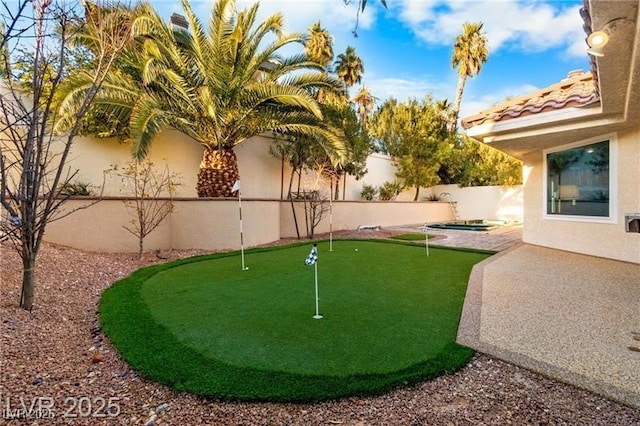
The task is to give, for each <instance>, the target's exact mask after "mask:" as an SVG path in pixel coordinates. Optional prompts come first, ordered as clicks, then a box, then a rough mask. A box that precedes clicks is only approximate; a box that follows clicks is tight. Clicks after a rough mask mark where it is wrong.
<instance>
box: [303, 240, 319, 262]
mask: <svg viewBox="0 0 640 426" xmlns="http://www.w3.org/2000/svg"><path fill="white" fill-rule="evenodd" d="M317 261H318V245H317V244H314V245H313V247H312V248H311V253H309V256H307V258H306V259H305V261H304V264H305V265H307V266H311V265H315V263H316V262H317Z"/></svg>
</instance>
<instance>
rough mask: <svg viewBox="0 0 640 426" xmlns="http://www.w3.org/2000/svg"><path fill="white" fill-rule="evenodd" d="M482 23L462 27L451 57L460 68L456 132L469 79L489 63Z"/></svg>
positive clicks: (455, 105)
mask: <svg viewBox="0 0 640 426" xmlns="http://www.w3.org/2000/svg"><path fill="white" fill-rule="evenodd" d="M482 26H483V23H482V22H478V23H468V22H465V23H464V24H463V25H462V34H459V35H458V36H457V37H456V42H455V44H454V46H453V55H452V57H451V66H452V67H453V68H458V85H457V87H456V98H455V100H454V103H453V108H452V112H451V130H452V131H455V129H456V128H457V125H458V114H459V113H460V104H461V103H462V92H463V91H464V85H465V83H466V81H467V77H473V76H474V75H477V74H478V73H479V72H480V69H481V68H482V64H484V63H485V62H486V61H487V58H488V51H487V37H486V35H485V34H484V33H481V31H482Z"/></svg>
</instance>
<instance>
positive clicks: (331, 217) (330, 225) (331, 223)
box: [329, 188, 333, 251]
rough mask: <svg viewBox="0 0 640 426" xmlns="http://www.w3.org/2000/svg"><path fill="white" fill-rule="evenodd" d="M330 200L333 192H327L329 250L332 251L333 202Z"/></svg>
mask: <svg viewBox="0 0 640 426" xmlns="http://www.w3.org/2000/svg"><path fill="white" fill-rule="evenodd" d="M332 190H333V188H332ZM331 200H333V194H329V251H333V203H332V202H331Z"/></svg>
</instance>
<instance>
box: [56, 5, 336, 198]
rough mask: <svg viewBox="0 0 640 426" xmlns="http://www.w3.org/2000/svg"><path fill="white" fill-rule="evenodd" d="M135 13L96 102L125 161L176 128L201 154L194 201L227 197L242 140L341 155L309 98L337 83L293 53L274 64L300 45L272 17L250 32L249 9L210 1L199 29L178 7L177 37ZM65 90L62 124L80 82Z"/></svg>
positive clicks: (148, 14)
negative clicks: (282, 140)
mask: <svg viewBox="0 0 640 426" xmlns="http://www.w3.org/2000/svg"><path fill="white" fill-rule="evenodd" d="M143 7H144V13H140V15H139V16H138V17H137V19H136V21H135V24H134V35H135V36H136V43H135V45H133V46H132V47H131V48H130V49H128V50H127V52H126V53H125V56H124V58H125V60H124V62H123V64H122V65H121V66H120V67H119V70H118V72H117V73H114V74H113V75H112V78H111V79H110V80H109V82H108V84H106V85H105V87H104V88H103V90H102V91H101V92H100V93H99V94H98V99H97V103H96V106H97V107H99V108H101V109H102V110H103V111H105V112H106V113H107V114H111V115H115V116H118V117H121V118H122V119H126V121H127V122H128V123H129V128H130V133H131V139H132V142H133V143H132V149H133V154H134V157H135V158H137V159H142V158H144V157H145V156H146V155H147V154H148V151H149V149H150V146H151V144H152V142H153V140H154V138H155V137H156V136H157V135H158V134H159V133H160V132H161V131H163V130H164V129H168V128H173V129H176V130H178V131H180V132H182V133H184V134H186V135H188V136H190V137H191V138H193V139H194V140H195V141H197V142H198V143H200V144H201V145H202V146H203V147H204V150H203V156H202V161H201V163H200V171H199V173H198V184H197V190H198V195H199V196H200V197H229V196H231V195H232V192H231V189H232V187H233V184H234V182H235V181H236V180H237V179H238V178H239V172H238V164H237V158H236V155H235V153H234V151H233V148H234V147H235V146H236V145H238V144H240V143H242V142H243V141H245V140H246V139H248V138H250V137H252V136H256V135H260V134H263V133H265V132H269V131H276V132H279V133H283V134H286V133H292V134H296V135H303V136H315V135H321V136H322V137H321V138H318V139H317V140H318V141H320V143H323V144H325V146H324V148H325V149H327V150H333V153H334V155H335V156H336V157H337V158H340V157H341V156H342V155H343V150H344V148H343V144H342V140H341V139H340V137H339V135H336V134H335V133H332V132H331V131H329V130H328V129H327V127H326V126H325V125H323V123H322V112H321V110H320V107H319V105H318V103H317V101H316V100H315V98H314V96H313V92H314V91H317V90H318V89H319V88H323V89H326V90H335V89H336V88H338V81H337V80H336V79H335V78H333V77H330V76H328V75H327V74H325V73H323V72H322V66H321V65H320V64H318V63H316V62H313V61H310V60H308V59H307V57H306V56H305V55H303V54H298V55H293V56H291V57H286V58H283V57H282V56H281V54H280V52H281V50H282V48H284V47H285V46H288V45H292V44H303V41H304V36H303V35H301V34H286V35H285V34H284V33H283V32H282V24H283V18H282V15H281V14H278V13H276V14H273V15H271V16H269V17H267V18H266V19H265V20H264V21H263V22H260V23H258V22H256V16H257V13H258V5H257V4H255V5H253V6H252V7H250V8H248V9H245V10H242V11H237V10H236V7H235V0H218V1H216V3H215V4H214V5H213V8H212V11H211V17H210V20H209V28H208V29H205V28H204V27H203V25H202V23H201V22H200V20H199V19H198V18H197V17H196V16H195V14H194V13H193V10H192V9H191V6H190V4H189V2H188V1H187V0H183V1H182V7H183V10H184V12H185V15H186V19H187V22H188V23H189V31H185V30H184V29H181V28H172V27H171V26H169V25H167V24H166V23H165V22H164V21H163V20H162V18H161V17H160V16H159V15H158V14H157V13H156V12H155V11H154V10H153V9H152V8H151V6H150V5H148V4H146V5H143ZM268 35H274V36H275V40H270V39H269V38H267V36H268ZM139 77H141V78H139ZM74 83H75V84H72V85H71V86H72V87H71V88H70V90H69V95H68V97H67V103H66V104H65V107H66V108H65V109H64V112H65V116H69V115H70V114H72V112H73V110H74V102H73V99H74V97H75V96H76V94H77V93H82V91H83V90H84V87H83V84H82V82H81V81H76V82H74Z"/></svg>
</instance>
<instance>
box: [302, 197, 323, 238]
mask: <svg viewBox="0 0 640 426" xmlns="http://www.w3.org/2000/svg"><path fill="white" fill-rule="evenodd" d="M303 199H304V212H305V219H306V224H307V238H313V237H314V236H315V231H316V228H317V227H318V225H319V224H320V222H322V219H324V217H325V215H326V213H327V212H328V211H329V202H328V201H327V198H325V197H323V196H322V195H320V193H319V192H318V191H309V192H306V191H304V192H303Z"/></svg>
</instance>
